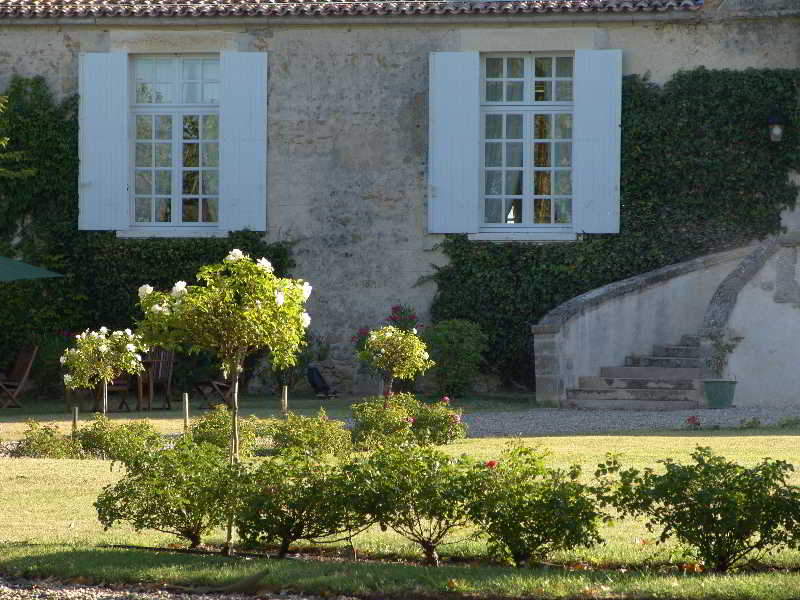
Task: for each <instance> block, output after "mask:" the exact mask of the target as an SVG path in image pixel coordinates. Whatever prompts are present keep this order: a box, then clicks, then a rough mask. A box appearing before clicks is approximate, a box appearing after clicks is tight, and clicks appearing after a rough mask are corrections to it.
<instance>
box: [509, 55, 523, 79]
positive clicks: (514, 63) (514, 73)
mask: <svg viewBox="0 0 800 600" xmlns="http://www.w3.org/2000/svg"><path fill="white" fill-rule="evenodd" d="M524 64H525V63H524V60H523V59H522V58H509V59H508V62H507V63H506V70H507V72H506V77H520V78H521V77H524V76H525V75H524V73H523V65H524Z"/></svg>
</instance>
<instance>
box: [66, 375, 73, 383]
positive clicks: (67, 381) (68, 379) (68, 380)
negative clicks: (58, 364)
mask: <svg viewBox="0 0 800 600" xmlns="http://www.w3.org/2000/svg"><path fill="white" fill-rule="evenodd" d="M70 381H72V375H64V383H66V384H69V382H70Z"/></svg>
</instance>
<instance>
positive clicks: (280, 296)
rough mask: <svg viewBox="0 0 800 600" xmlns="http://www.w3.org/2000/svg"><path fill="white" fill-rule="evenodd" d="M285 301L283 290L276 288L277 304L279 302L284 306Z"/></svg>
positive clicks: (279, 304)
mask: <svg viewBox="0 0 800 600" xmlns="http://www.w3.org/2000/svg"><path fill="white" fill-rule="evenodd" d="M284 301H285V298H284V296H283V291H281V290H275V304H277V305H278V306H283V303H284Z"/></svg>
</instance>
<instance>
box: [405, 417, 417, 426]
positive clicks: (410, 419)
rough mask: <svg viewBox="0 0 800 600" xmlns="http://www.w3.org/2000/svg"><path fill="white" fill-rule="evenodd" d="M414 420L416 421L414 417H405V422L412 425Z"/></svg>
mask: <svg viewBox="0 0 800 600" xmlns="http://www.w3.org/2000/svg"><path fill="white" fill-rule="evenodd" d="M415 421H416V419H415V418H414V417H406V422H407V423H411V424H412V425H413V424H414V422H415Z"/></svg>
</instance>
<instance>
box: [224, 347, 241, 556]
mask: <svg viewBox="0 0 800 600" xmlns="http://www.w3.org/2000/svg"><path fill="white" fill-rule="evenodd" d="M242 362H244V361H243V360H242V359H241V358H240V359H237V361H236V366H235V367H234V370H233V373H231V378H232V381H231V383H232V385H233V393H232V394H231V395H232V396H233V398H232V403H233V410H232V411H231V455H230V460H231V464H232V465H234V464H236V463H237V462H239V368H240V366H241V364H242ZM222 554H224V555H225V556H232V555H233V514H231V515H230V516H229V517H228V530H227V534H226V536H225V545H224V546H223V547H222Z"/></svg>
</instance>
